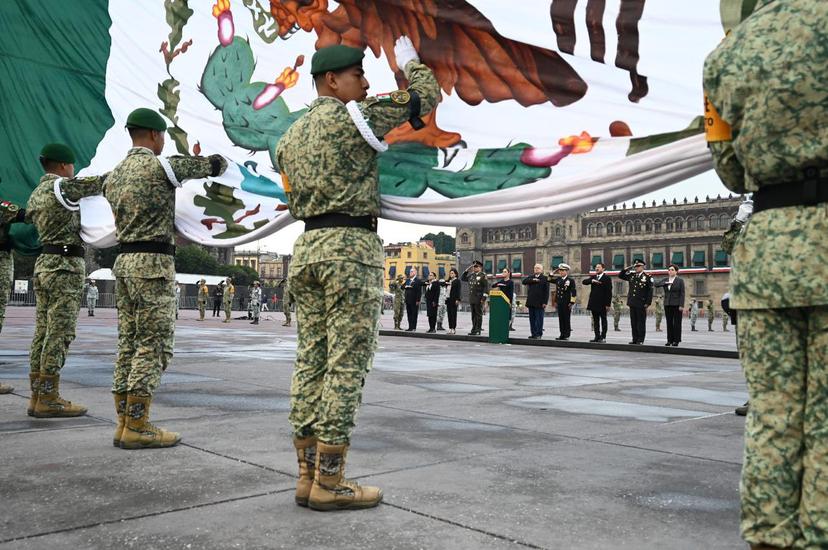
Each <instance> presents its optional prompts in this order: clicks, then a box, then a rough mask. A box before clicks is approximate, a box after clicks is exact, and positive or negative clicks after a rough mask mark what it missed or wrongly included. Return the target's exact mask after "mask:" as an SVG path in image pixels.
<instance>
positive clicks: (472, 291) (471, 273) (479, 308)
mask: <svg viewBox="0 0 828 550" xmlns="http://www.w3.org/2000/svg"><path fill="white" fill-rule="evenodd" d="M460 280H461V281H465V282H467V283H469V305H470V306H471V318H472V329H471V332H469V335H470V336H476V335H479V334H480V332H481V330H482V329H483V301H484V300H485V299H486V298H485V294H484V293H485V292H486V287H487V286H488V280H487V278H486V274H485V273H483V264H482V263H481V262H480V260H475V261H474V262H473V263H472V265H470V266H469V267H467V268H466V270H465V271H464V272H463V275H461V276H460Z"/></svg>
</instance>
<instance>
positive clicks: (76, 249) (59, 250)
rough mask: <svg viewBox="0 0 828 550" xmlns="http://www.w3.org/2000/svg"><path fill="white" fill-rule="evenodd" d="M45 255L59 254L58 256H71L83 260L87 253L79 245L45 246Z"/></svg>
mask: <svg viewBox="0 0 828 550" xmlns="http://www.w3.org/2000/svg"><path fill="white" fill-rule="evenodd" d="M42 253H43V254H57V255H58V256H69V257H73V258H83V256H84V254H86V251H85V250H84V249H83V247H82V246H80V245H77V244H44V245H43V252H42Z"/></svg>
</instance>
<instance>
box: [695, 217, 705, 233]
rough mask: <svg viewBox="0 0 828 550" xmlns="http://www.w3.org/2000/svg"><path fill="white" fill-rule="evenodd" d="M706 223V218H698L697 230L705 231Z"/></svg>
mask: <svg viewBox="0 0 828 550" xmlns="http://www.w3.org/2000/svg"><path fill="white" fill-rule="evenodd" d="M704 222H705V220H704V216H699V217H698V218H696V229H698V230H699V231H704Z"/></svg>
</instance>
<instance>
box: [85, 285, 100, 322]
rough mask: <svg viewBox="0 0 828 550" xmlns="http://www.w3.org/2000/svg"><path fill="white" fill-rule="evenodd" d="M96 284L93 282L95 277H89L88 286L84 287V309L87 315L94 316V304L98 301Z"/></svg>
mask: <svg viewBox="0 0 828 550" xmlns="http://www.w3.org/2000/svg"><path fill="white" fill-rule="evenodd" d="M98 295H99V294H98V286H97V285H96V284H95V279H89V286H88V287H86V309H87V316H88V317H94V316H95V306H96V305H97V303H98Z"/></svg>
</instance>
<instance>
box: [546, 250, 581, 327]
mask: <svg viewBox="0 0 828 550" xmlns="http://www.w3.org/2000/svg"><path fill="white" fill-rule="evenodd" d="M569 269H570V268H569V265H568V264H559V265H558V269H556V270H555V271H553V272H552V273H551V274H550V275H549V278H550V282H553V283H555V305H556V306H557V309H558V324H559V325H560V329H561V335H560V336H558V337H557V338H555V340H569V336H570V335H571V334H572V324H571V323H570V319H571V316H572V306H574V305H575V297H576V296H577V294H578V289H577V288H576V287H577V285H576V284H575V281H574V280H572V277H570V276H569Z"/></svg>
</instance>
